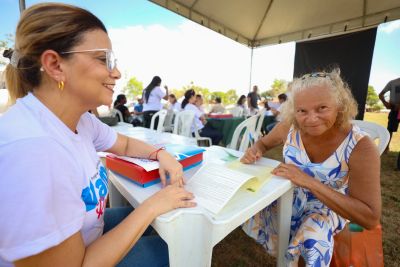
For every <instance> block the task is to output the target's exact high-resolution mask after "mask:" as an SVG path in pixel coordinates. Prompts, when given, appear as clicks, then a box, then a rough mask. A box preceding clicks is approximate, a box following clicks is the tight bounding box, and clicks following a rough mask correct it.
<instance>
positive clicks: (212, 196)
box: [186, 163, 254, 214]
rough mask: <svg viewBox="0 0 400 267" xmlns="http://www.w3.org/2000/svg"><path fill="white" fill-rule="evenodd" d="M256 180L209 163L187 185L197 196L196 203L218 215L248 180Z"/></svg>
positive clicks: (249, 175)
mask: <svg viewBox="0 0 400 267" xmlns="http://www.w3.org/2000/svg"><path fill="white" fill-rule="evenodd" d="M251 178H254V176H253V175H251V174H246V173H242V172H238V171H235V170H232V169H230V168H228V167H226V166H224V165H220V164H215V163H207V164H206V165H204V166H203V167H202V168H201V169H199V170H198V171H197V172H196V173H195V174H194V175H193V177H192V178H191V179H190V180H189V182H188V183H187V185H186V189H187V190H188V191H190V192H192V193H193V194H194V195H195V201H196V202H197V203H198V204H199V205H200V206H203V207H205V208H206V209H208V210H209V211H211V212H212V213H214V214H217V213H218V212H219V211H221V209H222V208H223V207H224V206H225V205H226V203H227V202H228V201H229V200H230V199H231V198H232V197H233V195H234V194H235V193H236V191H237V190H238V189H239V188H240V187H241V186H242V185H243V184H244V183H245V182H247V181H248V180H250V179H251Z"/></svg>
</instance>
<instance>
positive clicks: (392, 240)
mask: <svg viewBox="0 0 400 267" xmlns="http://www.w3.org/2000/svg"><path fill="white" fill-rule="evenodd" d="M396 141H397V140H396ZM281 151H282V150H281V148H277V149H274V150H272V151H269V152H267V154H266V156H267V157H269V158H274V159H277V160H282V159H281ZM397 154H398V149H397V148H396V151H394V152H389V153H386V154H383V155H382V157H381V162H382V166H381V186H382V217H381V222H382V228H383V251H384V262H385V266H391V267H392V266H400V195H399V193H400V171H397V170H395V162H396V159H397ZM275 264H276V260H275V258H273V257H271V256H269V255H268V254H267V253H265V251H264V249H263V248H262V247H261V246H260V245H258V244H256V243H255V242H254V241H253V240H252V239H250V238H249V237H248V236H247V235H246V234H244V232H243V231H242V230H241V229H239V228H238V229H236V230H235V231H233V232H232V233H231V234H229V235H228V236H227V237H226V238H225V239H223V240H222V241H221V242H220V243H219V244H217V245H216V246H215V247H214V250H213V257H212V266H213V267H245V266H252V267H256V266H260V267H261V266H263V267H266V266H275Z"/></svg>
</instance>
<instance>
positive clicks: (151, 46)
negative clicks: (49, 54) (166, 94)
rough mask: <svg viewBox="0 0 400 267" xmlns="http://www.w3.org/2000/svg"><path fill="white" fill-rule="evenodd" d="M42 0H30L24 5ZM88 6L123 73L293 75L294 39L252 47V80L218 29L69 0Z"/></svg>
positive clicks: (378, 52) (385, 36) (389, 66)
mask: <svg viewBox="0 0 400 267" xmlns="http://www.w3.org/2000/svg"><path fill="white" fill-rule="evenodd" d="M37 2H43V1H38V0H36V1H33V0H26V6H27V7H29V6H30V5H32V4H34V3H37ZM61 2H65V3H70V4H73V5H78V6H81V7H83V8H86V9H88V10H90V11H91V12H92V13H94V14H95V15H96V16H98V17H99V18H100V19H101V20H102V21H103V22H104V24H105V25H106V27H107V29H108V32H109V36H110V38H111V41H112V43H113V50H114V52H115V54H116V56H117V58H118V68H119V69H120V71H121V73H122V78H121V80H120V81H118V83H117V89H116V91H117V92H118V91H120V90H121V89H122V88H123V87H124V85H125V84H126V82H127V80H129V78H131V77H136V78H137V79H138V80H139V81H141V82H143V85H144V86H146V85H147V84H148V83H149V82H150V81H151V79H152V77H153V76H154V75H159V76H160V77H161V78H162V80H163V81H162V83H163V84H164V85H168V86H169V87H170V88H181V87H182V86H185V85H189V84H191V83H193V84H194V85H198V86H201V87H206V88H209V89H210V90H211V91H227V90H229V89H236V90H237V94H239V95H240V94H246V93H247V92H248V91H249V88H250V87H251V86H252V85H254V84H257V85H258V86H259V88H260V89H261V91H265V90H267V89H269V88H270V86H271V84H272V83H273V81H274V79H284V80H286V81H290V80H291V79H292V75H293V65H294V55H295V43H294V42H291V43H286V44H280V45H274V46H266V47H261V48H257V49H254V54H253V65H252V75H251V76H252V77H251V78H252V82H251V84H250V54H251V50H250V49H249V48H248V47H246V46H244V45H242V44H239V43H236V42H234V41H233V40H231V39H228V38H226V37H224V36H222V35H220V34H218V33H215V32H213V31H211V30H209V29H207V28H205V27H202V26H200V25H198V24H196V23H194V22H191V21H189V20H187V19H186V18H184V17H181V16H179V15H177V14H175V13H173V12H170V11H168V10H166V9H164V8H162V7H159V6H157V5H155V4H153V3H151V2H148V1H145V0H134V1H130V0H113V1H112V3H111V2H110V1H99V0H85V1H77V0H65V1H61ZM0 6H1V11H0V12H1V15H0V39H5V34H9V33H14V31H15V28H16V25H17V22H18V18H19V6H18V1H17V0H0ZM399 44H400V20H397V21H394V22H391V23H386V24H383V25H381V26H379V28H378V34H377V38H376V43H375V50H374V56H373V61H372V67H371V75H370V81H369V84H370V85H372V86H373V87H374V88H375V90H376V91H377V92H379V91H380V90H381V89H383V87H384V86H385V84H386V83H387V82H388V81H389V80H392V79H395V78H398V77H400V49H399Z"/></svg>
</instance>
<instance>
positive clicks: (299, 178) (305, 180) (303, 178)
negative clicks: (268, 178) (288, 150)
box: [272, 163, 314, 188]
mask: <svg viewBox="0 0 400 267" xmlns="http://www.w3.org/2000/svg"><path fill="white" fill-rule="evenodd" d="M272 174H274V175H277V176H281V177H284V178H286V179H289V180H290V181H291V182H292V183H294V184H295V185H297V186H300V187H303V188H309V186H310V182H311V181H314V179H313V178H312V177H311V176H309V175H308V174H306V173H305V172H303V171H302V170H300V169H299V168H298V167H296V166H294V165H292V164H285V163H281V164H279V165H278V167H276V168H275V169H273V170H272Z"/></svg>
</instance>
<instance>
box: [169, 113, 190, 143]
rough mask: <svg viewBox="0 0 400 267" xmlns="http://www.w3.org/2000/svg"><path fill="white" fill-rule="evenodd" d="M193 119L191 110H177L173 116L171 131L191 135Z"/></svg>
mask: <svg viewBox="0 0 400 267" xmlns="http://www.w3.org/2000/svg"><path fill="white" fill-rule="evenodd" d="M193 121H194V112H193V111H190V110H183V111H179V112H178V113H177V114H176V117H175V122H174V131H173V133H174V134H177V135H183V136H187V137H193V136H192V130H191V128H192V124H193Z"/></svg>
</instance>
